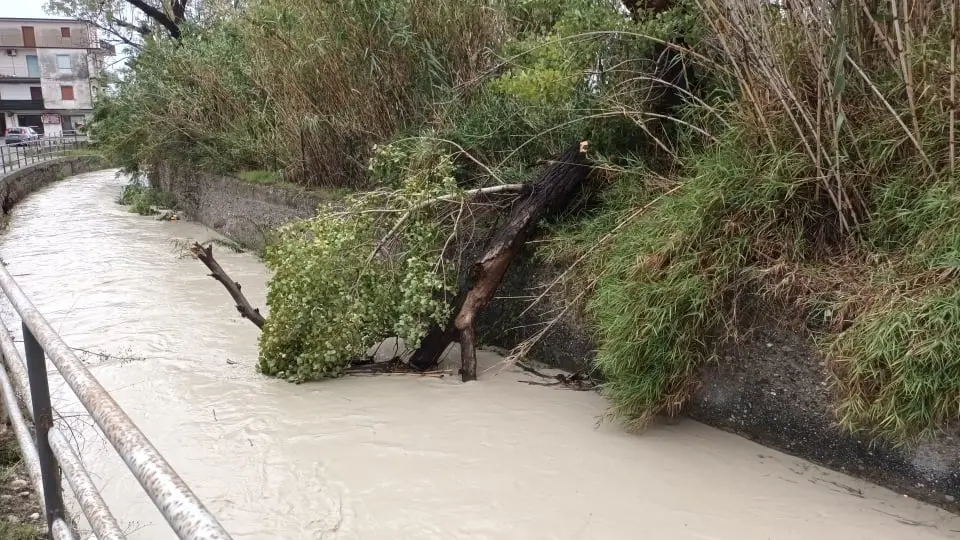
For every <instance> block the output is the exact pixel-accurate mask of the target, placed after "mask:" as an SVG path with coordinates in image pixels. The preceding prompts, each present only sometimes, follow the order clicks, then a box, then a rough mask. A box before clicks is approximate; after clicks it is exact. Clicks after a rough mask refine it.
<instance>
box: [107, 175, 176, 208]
mask: <svg viewBox="0 0 960 540" xmlns="http://www.w3.org/2000/svg"><path fill="white" fill-rule="evenodd" d="M117 203H119V204H122V205H124V206H128V207H130V211H131V212H133V213H135V214H140V215H141V216H152V215H154V214H156V213H157V210H158V209H160V208H165V209H172V208H174V207H175V206H176V204H177V201H176V199H175V198H174V197H173V195H171V194H169V193H165V192H163V191H160V190H159V189H155V188H152V187H149V186H145V185H143V184H142V183H139V182H133V183H130V184H127V185H126V186H123V188H122V190H121V191H120V197H119V198H118V199H117Z"/></svg>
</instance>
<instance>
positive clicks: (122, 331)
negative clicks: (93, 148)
mask: <svg viewBox="0 0 960 540" xmlns="http://www.w3.org/2000/svg"><path fill="white" fill-rule="evenodd" d="M123 183H125V180H124V179H123V178H117V177H116V176H115V171H103V172H97V173H90V174H84V175H80V176H76V177H72V178H69V179H67V180H64V181H62V182H59V183H57V184H54V185H52V186H50V187H48V188H46V189H43V190H42V191H39V192H37V193H35V194H33V195H31V196H30V197H29V198H28V199H26V200H25V201H23V202H22V203H21V204H20V205H19V206H17V207H16V208H15V210H14V213H13V218H12V221H11V223H10V227H9V229H8V230H7V231H6V232H5V233H4V234H3V235H2V237H0V257H2V258H3V260H4V261H5V262H6V263H7V265H8V268H9V270H10V272H11V273H12V274H14V275H15V276H17V279H18V281H19V283H20V284H21V286H22V287H23V289H24V290H25V291H26V292H27V294H28V295H29V296H30V297H31V298H32V299H33V301H34V303H35V304H36V305H37V307H38V308H39V309H40V310H41V311H42V312H43V313H44V314H45V315H46V316H47V317H48V319H49V320H50V322H51V324H52V325H53V327H54V328H59V330H60V332H61V334H62V336H63V338H64V339H65V340H66V342H67V343H68V344H70V345H71V346H72V347H75V348H77V349H80V350H81V352H80V354H81V356H82V357H83V358H85V359H86V360H87V361H88V363H89V365H90V367H91V370H92V371H93V373H94V375H95V376H96V377H97V378H98V379H99V380H100V381H101V383H102V384H103V385H104V386H105V387H106V388H107V389H108V390H109V391H110V392H111V394H112V395H113V396H114V398H115V399H116V400H117V401H118V402H119V403H120V405H121V406H123V407H124V408H125V409H126V411H127V412H128V413H129V415H130V416H131V417H132V419H133V420H134V422H136V423H137V424H138V425H139V426H140V427H141V429H142V430H143V431H144V433H145V434H146V435H147V437H149V438H150V439H151V441H153V443H154V444H155V445H156V446H157V448H158V449H159V450H160V451H161V452H162V453H163V454H164V455H165V456H166V457H167V459H168V460H169V461H170V462H171V464H172V465H173V466H174V468H176V469H177V471H178V472H179V473H180V474H181V475H182V476H183V477H184V479H185V480H186V481H187V483H188V484H190V486H191V487H192V488H193V489H194V490H195V491H196V492H197V494H198V495H199V496H200V497H201V499H203V500H204V501H205V502H206V503H207V506H208V507H209V508H210V510H211V511H212V512H213V513H214V514H215V515H216V516H218V518H219V519H220V521H221V522H222V523H223V525H224V526H225V527H226V528H227V530H228V531H230V532H231V533H232V534H233V537H234V538H236V539H238V540H239V539H250V540H253V539H263V540H268V539H270V540H272V539H279V540H286V539H290V540H296V539H343V540H346V539H357V540H359V539H363V540H380V539H384V540H386V539H391V540H396V539H404V540H407V539H409V540H421V539H422V540H426V539H437V540H455V539H469V540H481V539H491V540H493V539H496V540H505V539H517V540H539V539H543V540H546V539H551V540H577V539H594V540H617V539H624V540H632V539H636V538H651V539H665V540H687V539H690V540H693V539H698V540H707V539H724V540H726V539H729V540H754V539H756V540H761V539H777V540H787V539H798V540H800V539H802V540H808V539H811V538H818V539H833V538H836V539H844V540H852V539H870V540H878V539H906V538H910V539H918V540H920V539H935V538H936V539H941V538H958V537H960V518H958V517H956V516H954V515H951V514H949V513H946V512H944V511H942V510H939V509H937V508H934V507H931V506H928V505H925V504H922V503H920V502H917V501H915V500H913V499H910V498H907V497H904V496H902V495H897V494H895V493H893V492H891V491H888V490H886V489H883V488H880V487H877V486H874V485H871V484H868V483H865V482H862V481H859V480H856V479H853V478H851V477H848V476H845V475H843V474H839V473H836V472H831V471H828V470H824V469H822V468H820V467H817V466H815V465H812V464H810V463H808V462H805V461H803V460H800V459H797V458H793V457H790V456H787V455H785V454H782V453H779V452H776V451H773V450H770V449H768V448H765V447H762V446H759V445H757V444H754V443H752V442H749V441H747V440H745V439H742V438H740V437H737V436H735V435H731V434H728V433H724V432H721V431H718V430H716V429H712V428H710V427H707V426H704V425H701V424H698V423H696V422H693V421H683V422H681V423H680V424H679V425H675V426H663V427H655V428H653V429H651V430H649V431H648V432H646V433H644V434H642V435H635V434H628V433H625V432H624V431H623V430H622V429H621V428H620V427H619V426H617V425H616V424H610V423H602V424H599V425H598V420H599V419H600V417H601V416H602V414H603V412H604V408H605V403H604V400H603V399H602V398H601V397H600V396H598V395H596V394H593V393H589V392H574V391H570V390H562V389H555V388H546V387H540V386H532V385H527V384H522V383H521V382H519V381H521V380H523V379H524V378H525V377H524V375H523V374H521V373H519V372H517V371H515V370H513V369H510V368H503V369H501V367H494V368H493V369H490V370H488V371H486V372H485V373H484V374H483V375H482V376H481V380H480V381H478V382H474V383H468V384H463V383H460V382H458V381H457V380H455V378H452V377H447V378H443V379H441V378H433V377H422V378H421V377H414V376H379V377H350V378H345V379H342V380H337V381H330V382H324V383H317V384H304V385H299V386H298V385H293V384H289V383H286V382H282V381H277V380H275V379H270V378H267V377H263V376H261V375H258V374H257V373H256V371H255V365H256V360H257V335H258V331H257V329H256V328H255V327H254V326H253V325H252V324H250V323H249V322H247V321H245V320H242V319H240V318H239V316H238V315H237V313H236V311H235V309H234V308H233V306H232V305H231V303H230V301H229V297H228V296H227V295H226V292H225V291H224V290H223V289H222V288H221V286H220V285H219V284H217V283H216V282H214V281H213V280H212V279H210V278H209V277H207V275H206V271H205V268H203V266H202V265H201V264H200V263H199V262H197V261H195V260H191V259H189V258H181V257H180V254H179V251H178V248H177V243H178V241H185V240H194V239H196V240H206V239H208V238H212V237H215V236H217V235H216V234H215V233H213V232H212V231H210V230H208V229H206V228H204V227H202V226H199V225H197V224H193V223H185V222H177V223H169V222H159V221H155V220H153V219H151V218H144V217H140V216H136V215H133V214H130V213H128V212H127V211H126V210H125V209H124V208H122V207H120V206H119V205H117V204H116V203H115V202H114V200H115V199H116V197H117V195H118V193H119V189H120V186H121V185H122V184H123ZM217 256H218V258H219V260H220V262H221V264H222V265H223V266H224V267H225V268H226V269H227V270H228V271H229V272H230V273H231V274H232V276H233V277H234V278H235V279H237V280H238V281H240V282H241V283H242V284H243V289H244V291H245V292H246V293H247V295H248V296H249V297H250V299H251V301H252V302H253V303H255V304H257V305H261V306H262V305H263V303H264V291H265V282H266V280H267V278H268V273H267V271H266V269H265V268H264V266H263V265H262V264H261V263H260V262H259V261H258V260H257V259H256V258H255V257H254V256H252V255H248V254H233V253H229V252H227V251H226V250H225V249H222V248H220V249H218V250H217ZM3 317H4V320H5V322H6V324H7V326H8V327H10V328H11V329H13V330H18V328H19V323H18V321H17V320H16V319H15V318H14V317H13V316H12V314H11V311H10V308H9V307H7V306H4V311H3ZM15 334H17V335H19V331H16V332H15ZM83 351H87V352H83ZM95 353H106V354H107V355H108V356H106V357H104V356H102V355H99V356H98V355H97V354H95ZM482 360H483V362H484V363H485V364H486V365H487V366H496V365H497V364H498V363H499V358H497V357H494V356H492V355H489V354H488V355H485V356H484V357H483V359H482ZM51 384H52V385H53V386H54V387H55V388H57V389H59V393H58V396H57V399H56V400H55V406H56V407H57V408H58V410H59V411H60V413H61V414H62V415H63V417H64V419H63V420H61V421H63V422H66V423H67V425H69V426H70V427H71V430H72V432H73V433H74V436H75V439H76V444H77V445H78V446H79V448H80V449H81V450H82V452H83V458H84V460H85V462H86V464H87V466H88V467H89V468H90V470H91V471H93V472H94V473H95V480H96V481H97V483H98V485H99V486H101V488H102V489H103V491H104V493H105V499H106V500H107V502H108V503H109V504H110V505H111V507H112V508H113V509H114V512H115V514H116V515H117V517H118V519H119V521H120V523H121V525H123V526H125V527H126V528H127V530H128V531H130V538H132V539H137V540H148V539H149V540H154V539H156V540H160V539H164V540H166V539H171V538H174V536H173V534H172V533H171V532H169V529H167V527H166V524H165V522H164V520H163V518H162V517H161V516H160V514H159V513H158V512H157V511H156V510H155V509H154V507H153V505H152V503H151V502H150V501H149V499H148V498H147V497H146V495H144V494H143V493H142V492H141V491H140V489H139V486H138V485H137V483H136V481H135V480H134V478H133V476H132V475H131V474H130V473H129V472H127V470H126V468H125V467H124V465H123V463H122V462H121V461H120V459H119V458H117V457H116V456H115V455H114V454H113V452H112V449H111V448H110V447H109V446H108V445H106V444H105V443H104V442H103V441H102V440H100V439H98V437H97V435H96V432H95V431H94V430H93V429H91V428H90V427H89V424H90V422H89V420H88V419H86V418H85V417H84V415H83V414H82V411H81V410H80V409H79V408H78V406H77V405H76V403H75V402H74V401H73V400H72V398H71V395H70V394H69V392H65V391H63V387H62V386H63V385H62V384H61V383H59V382H58V381H57V380H56V379H54V380H52V381H51Z"/></svg>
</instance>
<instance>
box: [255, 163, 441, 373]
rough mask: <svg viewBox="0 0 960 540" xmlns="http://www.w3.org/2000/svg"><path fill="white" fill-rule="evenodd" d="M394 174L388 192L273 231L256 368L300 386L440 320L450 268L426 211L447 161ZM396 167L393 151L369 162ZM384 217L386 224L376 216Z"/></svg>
mask: <svg viewBox="0 0 960 540" xmlns="http://www.w3.org/2000/svg"><path fill="white" fill-rule="evenodd" d="M423 159H424V158H423V156H417V157H410V158H409V160H408V161H410V162H416V163H418V165H419V166H418V167H417V168H416V169H404V170H405V175H404V176H403V177H402V178H399V179H398V188H397V189H396V190H391V191H383V192H379V193H374V194H361V195H356V196H351V197H348V198H347V200H346V202H345V204H344V205H329V206H326V207H323V208H321V209H320V210H319V213H318V215H317V216H316V217H315V218H312V219H309V220H303V221H297V222H294V223H291V224H288V225H285V226H283V227H281V228H280V229H279V231H278V238H277V240H276V242H275V243H274V244H272V245H271V246H269V247H268V249H267V253H266V263H267V265H268V267H269V268H270V269H271V270H272V271H273V272H274V277H273V279H271V280H270V285H269V291H268V294H267V305H268V306H269V308H270V317H269V318H268V319H267V322H266V325H265V326H264V328H263V333H262V335H261V338H260V364H259V366H260V370H261V371H262V372H263V373H266V374H268V375H274V376H278V377H286V378H288V379H290V380H293V381H298V382H299V381H305V380H311V379H320V378H325V377H333V376H337V375H339V374H341V373H342V372H343V370H344V369H345V368H346V367H347V366H348V365H349V364H350V363H351V361H354V360H357V359H358V358H361V357H363V355H365V354H366V351H367V350H369V349H370V348H371V347H373V346H375V345H377V344H378V343H380V342H381V341H382V340H384V339H386V338H388V337H394V336H396V337H399V338H401V339H403V340H404V342H405V343H407V344H408V345H409V346H413V347H415V346H417V344H418V343H419V341H420V339H421V338H422V337H423V336H424V334H425V333H426V331H427V329H428V327H429V326H430V325H431V324H433V323H440V322H442V321H445V320H446V318H447V316H448V310H449V308H448V300H447V298H446V295H447V293H449V292H450V290H451V287H452V284H453V283H455V279H456V270H455V266H450V265H448V264H446V263H445V261H444V260H443V242H444V239H445V238H446V237H445V235H444V233H443V231H444V230H445V225H446V224H445V223H444V218H443V214H442V213H440V212H442V210H441V211H438V210H436V209H434V208H432V207H431V206H430V204H429V203H430V201H432V200H434V199H436V198H438V197H447V196H451V195H454V196H455V195H456V194H457V193H458V188H457V186H456V183H455V181H454V179H453V160H452V158H451V156H449V155H442V156H437V157H436V158H435V159H433V160H432V163H431V166H430V167H423V166H422V165H423ZM371 161H372V165H371V166H372V168H373V169H374V173H375V174H383V173H382V171H381V170H380V168H381V167H387V168H388V169H389V168H391V167H392V168H393V170H397V167H399V165H400V161H403V160H402V159H401V158H400V157H399V154H398V152H397V149H396V148H395V147H391V146H388V147H385V148H384V149H382V150H381V151H380V152H379V153H378V154H377V155H376V157H375V158H374V159H373V160H371ZM405 212H410V214H409V218H408V219H405V220H404V221H403V223H404V226H403V227H401V228H399V230H398V232H397V234H396V237H395V238H393V239H392V240H390V241H389V242H388V243H387V245H384V246H383V249H382V250H377V253H376V254H374V249H375V246H377V245H378V241H379V240H378V239H379V238H381V237H382V236H383V234H384V233H385V232H386V231H387V230H389V229H392V228H393V227H394V225H395V224H396V223H397V222H398V221H399V220H400V219H401V218H402V216H403V215H405V214H404V213H405ZM383 216H388V219H383Z"/></svg>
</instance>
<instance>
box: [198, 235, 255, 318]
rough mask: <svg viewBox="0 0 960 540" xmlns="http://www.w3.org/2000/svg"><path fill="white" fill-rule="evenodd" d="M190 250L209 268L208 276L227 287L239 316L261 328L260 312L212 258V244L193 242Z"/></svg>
mask: <svg viewBox="0 0 960 540" xmlns="http://www.w3.org/2000/svg"><path fill="white" fill-rule="evenodd" d="M190 252H191V253H193V255H194V256H195V257H196V258H198V259H200V262H202V263H203V264H204V265H205V266H206V267H207V268H208V269H209V270H210V277H212V278H213V279H215V280H217V281H219V282H220V283H221V284H222V285H223V286H224V288H226V289H227V292H228V293H230V297H231V298H233V301H234V302H235V303H236V306H237V311H239V312H240V316H241V317H243V318H245V319H249V320H250V322H252V323H253V324H255V325H257V328H263V323H264V318H263V315H261V314H260V310H259V309H257V308H255V307H253V306H251V305H250V302H249V301H247V297H246V296H244V295H243V293H242V292H240V284H239V283H237V282H236V281H234V280H233V279H232V278H231V277H230V276H229V275H227V273H226V272H225V271H224V270H223V268H222V267H221V266H220V263H218V262H217V260H216V259H214V258H213V246H206V247H204V246H202V245H200V243H199V242H194V243H193V246H191V247H190Z"/></svg>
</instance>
